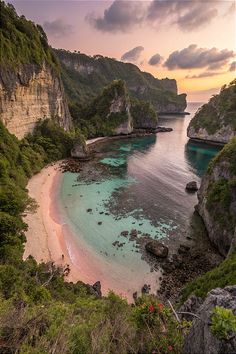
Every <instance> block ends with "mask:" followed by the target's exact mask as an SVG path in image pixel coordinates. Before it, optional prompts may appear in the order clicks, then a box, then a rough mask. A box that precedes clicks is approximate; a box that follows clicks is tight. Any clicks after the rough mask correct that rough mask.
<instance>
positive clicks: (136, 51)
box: [121, 46, 144, 63]
mask: <svg viewBox="0 0 236 354" xmlns="http://www.w3.org/2000/svg"><path fill="white" fill-rule="evenodd" d="M143 50H144V48H143V47H142V46H138V47H135V48H133V49H131V50H129V51H128V52H126V53H124V54H123V55H122V57H121V60H122V61H127V62H133V63H135V62H137V61H138V59H139V58H140V55H141V53H142V51H143Z"/></svg>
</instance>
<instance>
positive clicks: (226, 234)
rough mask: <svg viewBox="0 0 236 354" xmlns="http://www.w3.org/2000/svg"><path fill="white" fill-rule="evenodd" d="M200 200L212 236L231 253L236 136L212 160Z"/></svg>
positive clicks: (235, 241) (235, 221) (235, 231)
mask: <svg viewBox="0 0 236 354" xmlns="http://www.w3.org/2000/svg"><path fill="white" fill-rule="evenodd" d="M198 200H199V203H198V212H199V214H200V215H201V217H202V218H203V221H204V223H205V226H206V229H207V232H208V235H209V238H210V240H211V241H212V242H213V244H214V245H215V246H216V247H217V248H218V250H219V252H220V253H221V254H222V255H223V256H227V254H228V253H229V252H233V250H234V249H235V246H236V138H233V139H232V140H231V142H230V143H228V144H227V145H226V146H225V147H224V148H223V150H222V151H221V152H220V153H219V155H217V157H216V158H215V159H214V160H213V161H212V162H211V164H210V166H209V168H208V172H207V173H206V175H205V176H204V177H203V179H202V183H201V187H200V190H199V193H198Z"/></svg>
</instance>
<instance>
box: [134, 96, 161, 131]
mask: <svg viewBox="0 0 236 354" xmlns="http://www.w3.org/2000/svg"><path fill="white" fill-rule="evenodd" d="M131 114H132V117H133V126H134V129H156V128H157V122H158V118H157V114H156V111H155V110H154V108H153V106H152V105H151V104H150V103H149V102H145V101H135V102H134V103H132V107H131Z"/></svg>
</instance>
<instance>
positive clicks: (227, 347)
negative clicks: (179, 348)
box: [180, 286, 236, 354]
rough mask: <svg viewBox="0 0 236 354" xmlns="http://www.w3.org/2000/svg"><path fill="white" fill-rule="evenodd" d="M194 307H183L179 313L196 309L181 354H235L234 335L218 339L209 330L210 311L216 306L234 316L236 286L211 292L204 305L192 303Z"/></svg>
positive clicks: (235, 340)
mask: <svg viewBox="0 0 236 354" xmlns="http://www.w3.org/2000/svg"><path fill="white" fill-rule="evenodd" d="M192 303H193V305H194V307H193V308H191V307H189V304H190V303H189V300H188V304H187V307H185V306H183V307H182V308H181V309H180V310H181V311H186V310H187V311H190V312H195V311H194V310H196V305H197V308H198V311H197V316H198V317H197V318H196V317H195V318H194V319H193V324H192V327H191V329H190V332H189V334H188V335H187V336H186V338H185V341H184V346H183V352H182V353H183V354H234V353H235V352H236V333H233V334H232V335H231V337H230V338H229V339H224V340H220V339H218V338H217V337H216V336H215V335H214V334H213V332H212V330H211V316H212V311H213V310H214V308H215V307H216V306H220V307H224V308H226V309H231V310H232V311H233V313H234V315H236V286H227V287H226V288H224V289H220V288H217V289H214V290H211V291H210V292H209V293H208V295H207V297H206V299H205V301H204V303H203V304H202V305H200V302H198V301H196V299H194V301H193V302H192Z"/></svg>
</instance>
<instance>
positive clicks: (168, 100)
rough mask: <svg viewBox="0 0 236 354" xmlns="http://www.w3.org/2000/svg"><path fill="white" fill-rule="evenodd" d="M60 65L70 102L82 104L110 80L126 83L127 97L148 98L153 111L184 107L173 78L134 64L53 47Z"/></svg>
mask: <svg viewBox="0 0 236 354" xmlns="http://www.w3.org/2000/svg"><path fill="white" fill-rule="evenodd" d="M55 53H56V55H57V57H58V58H59V60H60V62H61V65H62V68H63V82H64V85H65V88H66V91H67V94H68V96H69V98H70V100H72V101H77V102H80V103H83V102H84V101H88V100H89V99H91V97H94V96H95V95H96V94H100V92H101V90H102V89H103V87H104V86H105V85H108V84H109V83H110V82H111V81H112V80H117V79H121V80H124V81H125V82H126V86H127V88H128V91H129V93H130V94H131V96H133V97H135V98H138V99H141V100H146V101H149V102H151V103H152V104H153V106H154V107H155V109H156V111H157V112H162V113H166V112H169V113H174V112H177V113H181V112H183V111H184V110H185V108H186V106H187V103H186V95H185V94H182V95H178V94H177V84H176V80H173V79H167V78H166V79H162V80H159V79H156V78H155V77H154V76H152V75H151V74H149V73H146V72H142V71H141V70H140V69H139V68H138V67H137V66H136V65H134V64H130V63H123V62H120V61H117V60H115V59H112V58H107V57H103V56H101V55H96V56H94V57H90V56H87V55H85V54H81V53H71V52H69V51H65V50H55Z"/></svg>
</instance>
